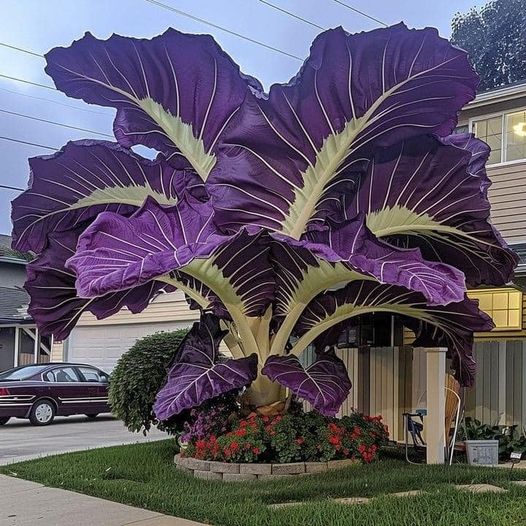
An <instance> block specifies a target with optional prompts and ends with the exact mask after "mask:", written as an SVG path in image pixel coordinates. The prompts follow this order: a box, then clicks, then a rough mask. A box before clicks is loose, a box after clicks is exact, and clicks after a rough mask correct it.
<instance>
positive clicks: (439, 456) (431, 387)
mask: <svg viewBox="0 0 526 526" xmlns="http://www.w3.org/2000/svg"><path fill="white" fill-rule="evenodd" d="M423 350H424V352H425V353H426V371H427V380H426V382H427V417H426V428H427V429H426V443H427V448H426V460H427V463H428V464H444V462H445V448H446V437H445V418H446V414H445V413H446V395H445V389H444V384H445V378H446V352H447V349H446V348H444V347H436V348H425V349H423Z"/></svg>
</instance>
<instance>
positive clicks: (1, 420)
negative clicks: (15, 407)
mask: <svg viewBox="0 0 526 526" xmlns="http://www.w3.org/2000/svg"><path fill="white" fill-rule="evenodd" d="M10 418H11V417H10V416H3V417H2V418H0V426H3V425H5V424H7V422H9V419H10Z"/></svg>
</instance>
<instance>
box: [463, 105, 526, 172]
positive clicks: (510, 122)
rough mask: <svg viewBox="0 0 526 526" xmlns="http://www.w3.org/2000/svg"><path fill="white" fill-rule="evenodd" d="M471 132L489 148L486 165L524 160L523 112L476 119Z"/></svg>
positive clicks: (525, 116) (525, 118)
mask: <svg viewBox="0 0 526 526" xmlns="http://www.w3.org/2000/svg"><path fill="white" fill-rule="evenodd" d="M471 130H472V132H473V133H474V134H475V135H476V136H477V137H478V138H479V139H482V140H483V141H485V142H487V143H488V145H489V147H490V148H491V154H490V156H489V160H488V164H496V163H503V162H510V161H518V160H521V159H526V111H525V110H522V111H516V112H510V113H504V114H501V115H497V116H492V117H488V118H485V119H484V118H483V119H476V120H474V121H473V123H472V128H471Z"/></svg>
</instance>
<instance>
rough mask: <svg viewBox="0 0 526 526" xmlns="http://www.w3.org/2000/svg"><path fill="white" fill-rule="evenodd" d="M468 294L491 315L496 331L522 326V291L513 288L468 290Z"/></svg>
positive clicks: (517, 328)
mask: <svg viewBox="0 0 526 526" xmlns="http://www.w3.org/2000/svg"><path fill="white" fill-rule="evenodd" d="M468 296H469V297H470V298H473V299H477V300H479V308H480V310H483V311H484V312H485V313H486V314H489V316H491V318H492V320H493V323H494V324H495V329H494V330H496V331H505V330H508V331H509V330H520V329H521V328H522V308H521V307H522V292H519V291H518V290H515V289H506V288H502V289H487V290H477V291H469V292H468Z"/></svg>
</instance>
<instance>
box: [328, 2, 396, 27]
mask: <svg viewBox="0 0 526 526" xmlns="http://www.w3.org/2000/svg"><path fill="white" fill-rule="evenodd" d="M333 2H336V3H337V4H340V5H342V6H343V7H346V8H347V9H350V10H351V11H354V12H355V13H358V14H359V15H362V16H364V17H365V18H368V19H369V20H373V21H374V22H378V23H379V24H382V25H383V26H385V27H387V26H388V25H389V24H386V23H385V22H382V21H381V20H378V18H374V16H371V15H368V14H367V13H364V12H363V11H360V10H359V9H356V7H353V6H351V5H349V4H346V3H345V2H342V1H341V0H333Z"/></svg>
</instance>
